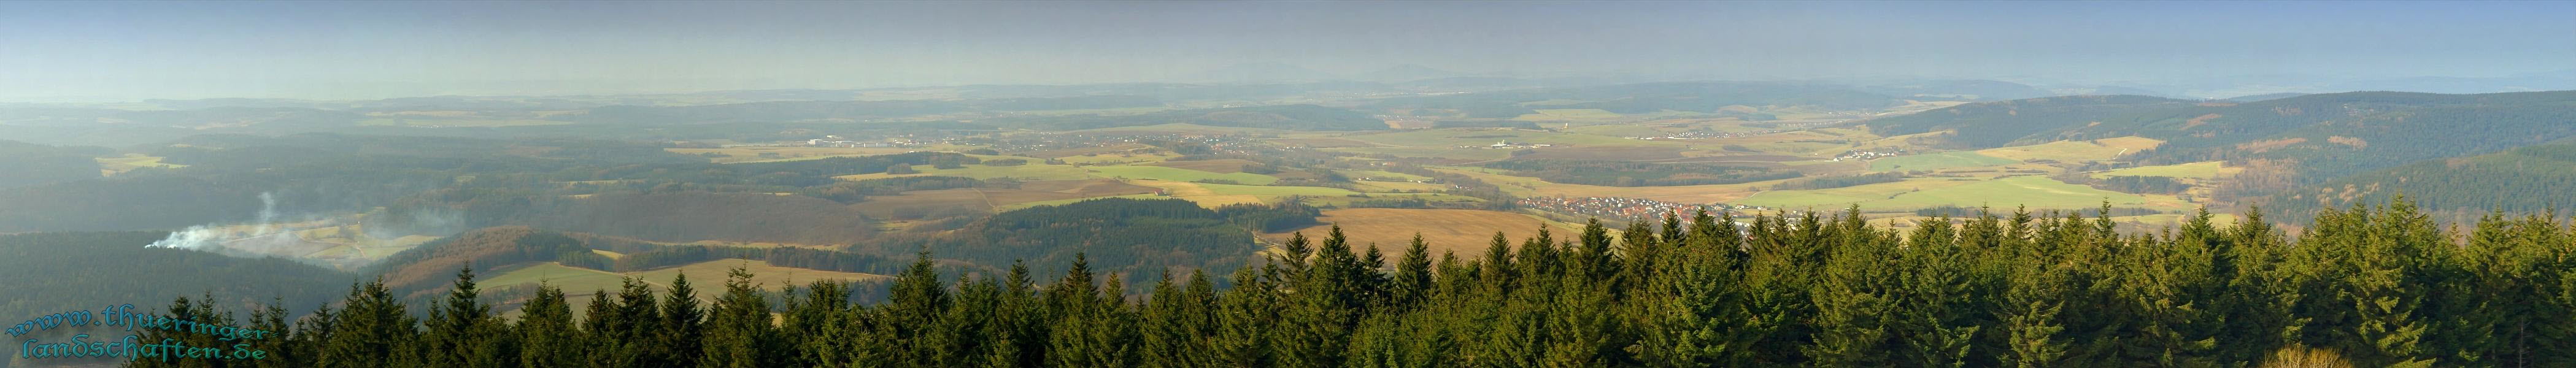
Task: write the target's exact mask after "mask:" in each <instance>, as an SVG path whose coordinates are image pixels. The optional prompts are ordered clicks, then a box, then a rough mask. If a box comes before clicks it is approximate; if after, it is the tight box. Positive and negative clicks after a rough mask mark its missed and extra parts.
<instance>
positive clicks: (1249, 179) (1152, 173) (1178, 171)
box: [1089, 166, 1279, 185]
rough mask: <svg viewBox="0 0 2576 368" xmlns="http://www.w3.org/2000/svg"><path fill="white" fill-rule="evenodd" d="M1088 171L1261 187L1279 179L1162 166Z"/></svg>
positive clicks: (1112, 174)
mask: <svg viewBox="0 0 2576 368" xmlns="http://www.w3.org/2000/svg"><path fill="white" fill-rule="evenodd" d="M1089 169H1090V170H1091V175H1093V176H1099V177H1109V178H1129V179H1154V180H1168V181H1200V180H1210V179H1214V180H1229V181H1233V182H1237V183H1244V184H1253V185H1262V184H1270V183H1276V182H1279V178H1278V177H1273V176H1269V175H1261V174H1253V173H1225V174H1219V173H1212V172H1206V171H1198V170H1190V169H1182V168H1172V167H1162V166H1093V167H1090V168H1089Z"/></svg>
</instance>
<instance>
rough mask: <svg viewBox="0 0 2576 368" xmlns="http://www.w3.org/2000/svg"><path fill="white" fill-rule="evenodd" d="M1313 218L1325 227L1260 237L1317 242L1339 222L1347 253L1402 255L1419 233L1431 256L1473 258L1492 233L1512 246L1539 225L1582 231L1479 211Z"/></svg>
mask: <svg viewBox="0 0 2576 368" xmlns="http://www.w3.org/2000/svg"><path fill="white" fill-rule="evenodd" d="M1316 220H1317V221H1321V222H1324V223H1325V224H1326V225H1317V226H1313V227H1307V228H1303V229H1297V230H1292V231H1287V232H1279V233H1269V234H1262V235H1261V238H1262V239H1263V240H1267V241H1271V242H1286V241H1288V238H1289V236H1290V235H1291V234H1293V233H1297V232H1304V233H1306V236H1307V237H1308V238H1317V239H1320V238H1321V237H1323V236H1324V234H1326V233H1329V232H1330V231H1331V229H1332V225H1331V224H1340V225H1341V226H1342V233H1343V234H1344V235H1346V236H1349V237H1350V239H1351V247H1352V249H1354V250H1357V251H1362V252H1365V251H1367V249H1366V248H1361V247H1365V246H1367V245H1369V244H1371V243H1375V244H1377V246H1378V247H1379V248H1378V251H1379V252H1384V253H1387V254H1397V255H1400V254H1404V247H1405V246H1406V244H1408V243H1410V242H1412V241H1413V234H1414V233H1417V232H1419V233H1422V240H1423V241H1424V242H1426V243H1428V244H1429V245H1430V247H1429V248H1430V250H1431V254H1433V255H1434V257H1438V256H1437V255H1438V254H1441V253H1444V252H1446V253H1454V254H1457V255H1458V257H1459V258H1461V259H1477V258H1480V257H1483V256H1484V255H1485V247H1486V243H1487V242H1488V241H1489V240H1491V239H1493V237H1494V232H1497V231H1499V232H1503V234H1504V236H1506V237H1510V238H1511V240H1512V242H1513V243H1512V244H1515V245H1517V244H1520V243H1519V242H1520V239H1521V238H1526V237H1530V236H1535V235H1537V234H1538V229H1539V227H1541V226H1546V227H1548V231H1549V232H1551V233H1554V234H1555V236H1556V237H1557V238H1558V239H1568V238H1570V237H1572V236H1574V235H1578V234H1582V230H1583V228H1582V226H1581V225H1577V224H1569V223H1563V222H1555V221H1547V220H1545V219H1541V218H1539V217H1538V216H1531V215H1527V214H1519V213H1511V212H1498V211H1484V210H1452V209H1399V208H1350V209H1338V210H1330V211H1324V217H1320V218H1316Z"/></svg>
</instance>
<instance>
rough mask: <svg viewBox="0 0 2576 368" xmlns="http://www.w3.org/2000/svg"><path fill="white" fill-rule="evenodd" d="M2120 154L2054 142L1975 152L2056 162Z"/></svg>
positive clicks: (2115, 150)
mask: <svg viewBox="0 0 2576 368" xmlns="http://www.w3.org/2000/svg"><path fill="white" fill-rule="evenodd" d="M2122 152H2127V150H2123V149H2120V148H2114V147H2107V146H2103V145H2100V144H2094V143H2093V142H2078V141H2056V142H2048V143H2041V144H2034V145H2028V146H2012V147H2002V148H1991V149H1986V150H1982V151H1977V154H1979V155H1985V156H1989V157H1996V158H2003V159H2008V160H2013V161H2031V160H2054V161H2058V162H2085V161H2098V160H2109V159H2113V158H2118V157H2120V154H2121V153H2122Z"/></svg>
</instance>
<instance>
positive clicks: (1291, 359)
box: [135, 202, 2576, 367]
mask: <svg viewBox="0 0 2576 368" xmlns="http://www.w3.org/2000/svg"><path fill="white" fill-rule="evenodd" d="M2207 218H2208V216H2207V215H2206V214H2203V215H2200V216H2198V217H2196V219H2195V220H2194V221H2189V222H2187V223H2186V225H2184V226H2183V227H2181V228H2179V229H2172V230H2169V231H2166V232H2162V233H2157V234H2145V235H2120V234H2116V233H2112V232H2111V231H2110V230H2109V229H2110V227H2111V226H2112V224H2111V223H2110V220H2109V219H2107V218H2084V217H2079V216H2078V215H2077V214H2073V213H2065V214H2030V213H2015V214H2011V215H2007V216H2000V217H1999V216H1995V215H1985V216H1979V217H1974V218H1966V219H1938V220H1935V221H1931V222H1926V223H1923V224H1922V226H1918V227H1916V228H1915V229H1913V230H1909V231H1896V230H1889V229H1883V228H1877V227H1873V226H1871V225H1869V224H1867V223H1865V222H1863V221H1862V220H1861V219H1859V218H1857V217H1854V216H1850V215H1837V216H1832V217H1818V216H1816V215H1807V216H1801V217H1794V218H1783V217H1767V216H1766V217H1760V218H1754V219H1745V220H1747V221H1750V222H1751V225H1750V227H1745V228H1738V227H1737V226H1736V225H1735V221H1734V220H1737V219H1733V218H1710V217H1708V216H1706V215H1702V216H1699V217H1698V218H1695V219H1692V220H1691V221H1687V222H1685V221H1683V220H1681V219H1676V218H1666V219H1664V220H1663V224H1662V225H1661V226H1654V225H1650V224H1647V223H1646V222H1639V223H1637V224H1636V225H1633V226H1632V227H1630V228H1629V229H1628V231H1626V232H1625V233H1624V234H1626V235H1624V236H1621V237H1616V238H1614V237H1612V236H1611V235H1608V231H1607V229H1603V228H1602V227H1600V226H1599V224H1598V223H1595V224H1594V225H1593V226H1591V227H1589V228H1587V229H1585V230H1584V231H1582V232H1581V233H1579V234H1562V236H1564V238H1558V237H1557V236H1558V235H1550V234H1547V233H1545V232H1541V233H1539V234H1538V235H1537V236H1535V237H1533V238H1529V239H1522V240H1520V241H1519V242H1518V244H1517V245H1515V244H1513V243H1512V242H1509V241H1506V240H1505V239H1502V238H1500V237H1499V236H1498V237H1497V238H1495V239H1494V240H1493V242H1492V244H1490V245H1489V247H1488V250H1487V251H1486V253H1487V254H1486V255H1485V256H1484V257H1483V258H1482V259H1480V260H1460V258H1459V257H1458V256H1457V255H1455V254H1442V255H1432V254H1428V252H1426V251H1425V249H1427V248H1426V246H1425V245H1424V244H1413V245H1411V246H1410V247H1409V249H1408V250H1407V251H1405V252H1403V254H1400V255H1394V256H1381V255H1378V254H1376V253H1374V252H1371V253H1369V254H1365V255H1362V254H1356V253H1354V252H1353V249H1354V244H1349V243H1348V242H1347V241H1345V237H1344V236H1343V234H1340V233H1339V232H1338V231H1333V232H1330V233H1327V234H1323V235H1322V236H1319V237H1317V238H1315V239H1318V240H1315V241H1311V242H1310V241H1308V238H1303V237H1301V238H1299V239H1297V240H1296V241H1292V242H1290V243H1288V244H1285V245H1284V246H1283V247H1282V248H1281V249H1280V250H1279V251H1278V252H1275V253H1271V257H1270V259H1269V261H1268V262H1267V263H1263V264H1259V265H1251V266H1244V267H1239V268H1233V269H1231V270H1214V271H1224V272H1227V273H1231V276H1219V275H1214V274H1211V273H1194V274H1191V275H1189V276H1187V277H1178V276H1167V277H1164V278H1162V279H1160V281H1159V282H1156V283H1154V284H1152V285H1143V284H1126V283H1122V282H1121V281H1120V280H1122V279H1123V278H1122V277H1117V276H1118V275H1117V274H1114V273H1113V274H1103V273H1099V272H1098V271H1096V270H1094V269H1092V268H1090V267H1091V266H1090V265H1089V263H1088V260H1087V259H1084V258H1083V257H1076V258H1075V259H1073V260H1072V261H1071V267H1070V268H1069V269H1068V270H1066V271H1065V272H1062V273H1060V276H1054V277H1048V276H1041V275H1035V274H1032V273H1031V272H1028V271H1027V269H1025V268H1021V267H1014V268H1012V269H1011V270H1010V271H1009V272H1005V273H1001V274H984V275H974V276H973V277H964V278H950V277H944V276H943V275H942V272H941V271H939V269H938V267H937V266H936V263H934V262H933V261H932V260H931V258H930V257H931V254H928V253H924V254H922V255H921V258H920V259H918V260H916V261H914V262H913V264H912V265H911V266H910V268H909V269H908V270H907V271H904V272H903V273H901V274H900V275H899V278H898V279H897V280H896V281H895V282H893V283H892V284H891V285H890V286H889V287H890V290H888V294H887V295H890V299H889V300H888V301H886V302H884V303H882V304H853V303H850V302H848V300H850V299H851V298H852V295H853V294H854V293H855V292H858V291H854V290H851V289H849V287H848V286H844V285H843V284H839V283H831V282H818V283H813V284H810V285H808V286H806V287H802V288H798V289H796V290H795V291H794V292H792V293H790V294H789V295H787V297H786V298H785V299H784V300H779V301H773V300H771V299H768V298H765V297H763V296H761V295H762V293H763V292H762V291H761V286H760V285H755V284H752V283H751V282H750V281H748V280H750V279H751V278H752V277H753V276H754V275H752V274H749V273H747V272H744V271H741V270H737V271H735V272H734V273H733V274H731V275H727V276H725V279H726V281H724V282H723V283H722V286H721V287H713V288H708V289H707V290H703V291H702V290H699V289H697V288H696V287H693V286H692V284H690V283H688V282H687V281H686V280H671V282H670V285H671V287H670V292H669V293H667V294H658V295H657V293H656V292H654V291H653V290H654V289H655V288H652V287H650V286H647V285H645V284H643V283H641V282H638V280H633V279H629V281H628V282H627V284H626V285H627V286H626V287H625V288H624V290H622V291H620V292H617V293H616V295H615V297H601V298H594V299H592V300H591V302H590V303H589V304H588V305H587V306H573V305H570V303H568V302H566V299H565V297H564V294H563V292H562V291H561V290H556V289H553V288H544V289H541V290H539V291H538V292H536V293H535V294H533V296H532V297H531V299H529V300H528V301H527V303H526V305H527V307H526V309H525V310H524V314H523V315H522V317H520V318H517V319H515V320H510V319H503V318H499V317H496V316H495V315H494V314H493V312H492V310H491V309H490V308H491V307H490V306H489V305H488V304H485V302H483V301H481V297H480V293H481V292H482V291H483V290H478V288H477V287H476V285H475V284H474V283H473V282H472V281H473V280H474V278H473V277H474V276H473V274H472V273H464V274H460V275H458V277H457V278H455V280H456V282H455V286H456V287H454V288H451V289H449V290H450V294H449V296H448V297H447V298H446V301H444V302H440V303H437V304H436V305H435V306H431V307H429V308H428V309H430V310H429V311H419V310H418V309H416V308H410V307H407V306H405V305H403V303H400V302H398V299H397V297H396V295H394V294H393V293H391V292H390V291H388V290H387V289H386V286H385V285H383V284H380V283H375V282H368V283H363V284H362V285H359V286H358V287H357V288H354V289H352V290H350V292H349V294H348V295H347V298H346V299H345V300H344V301H343V302H342V303H337V304H334V305H333V309H331V310H328V311H325V312H323V313H319V314H316V315H313V316H309V317H303V318H300V319H297V320H294V321H292V323H290V322H289V321H288V320H284V319H276V318H274V317H268V318H271V319H265V320H263V319H260V318H254V319H251V320H249V321H244V322H243V323H244V324H246V325H251V326H257V327H260V328H268V329H272V330H275V331H280V332H282V333H285V335H283V337H282V338H280V339H277V340H273V341H262V342H259V343H260V344H262V345H260V346H261V347H263V348H267V349H270V350H272V351H273V352H274V355H275V356H277V357H280V358H282V360H280V363H282V364H285V365H292V366H313V367H362V366H363V367H373V366H385V365H392V366H409V365H427V366H531V367H565V366H601V367H608V366H637V365H639V364H643V363H644V362H657V363H662V364H670V365H674V366H897V367H949V366H964V365H992V366H1137V365H1153V366H1297V367H1309V366H1312V367H1331V366H1368V367H1375V366H1513V367H1529V366H1823V367H1885V366H1975V367H2014V366H2095V367H2098V366H2140V365H2185V366H2244V365H2251V366H2263V367H2278V366H2288V365H2283V364H2287V363H2283V362H2282V361H2286V360H2291V359H2306V360H2309V361H2311V362H2314V363H2311V364H2327V366H2347V365H2348V366H2373V367H2379V366H2396V367H2427V366H2477V367H2518V366H2527V365H2535V364H2537V365H2547V364H2548V363H2551V362H2561V361H2568V360H2570V359H2576V356H2569V354H2570V353H2569V352H2568V351H2565V349H2556V348H2553V347H2555V346H2562V345H2566V344H2569V343H2576V334H2571V333H2570V331H2576V328H2571V327H2576V326H2569V325H2568V324H2569V322H2568V321H2567V319H2566V318H2564V316H2565V315H2566V313H2567V311H2569V310H2576V298H2571V297H2569V296H2570V295H2576V289H2570V287H2569V285H2576V284H2571V283H2566V282H2562V281H2566V280H2569V279H2568V277H2569V276H2570V275H2568V274H2567V272H2566V270H2568V269H2570V268H2569V266H2570V265H2568V264H2565V262H2567V261H2566V259H2567V254H2566V253H2567V252H2568V250H2569V249H2576V247H2570V241H2571V240H2570V239H2576V235H2571V234H2576V229H2571V228H2569V227H2567V226H2565V224H2562V223H2559V222H2555V221H2552V220H2550V219H2546V218H2540V217H2524V218H2503V217H2494V218H2488V219H2486V220H2485V221H2483V222H2481V223H2480V224H2479V226H2477V227H2476V229H2477V230H2474V231H2473V232H2471V233H2467V234H2455V233H2451V232H2450V231H2447V230H2443V228H2441V227H2439V226H2436V225H2435V224H2434V223H2433V222H2432V221H2430V220H2428V219H2427V218H2426V217H2425V214H2424V213H2422V212H2420V211H2419V210H2418V209H2417V208H2416V207H2415V206H2414V205H2413V204H2411V203H2406V202H2397V203H2395V204H2392V205H2389V206H2385V207H2355V208H2348V209H2335V210H2327V211H2324V212H2322V213H2320V214H2319V218H2320V220H2319V221H2318V224H2317V225H2316V226H2312V227H2309V228H2308V229H2307V230H2305V231H2304V232H2302V233H2299V234H2285V233H2281V232H2278V231H2275V230H2273V229H2272V228H2271V227H2269V226H2266V225H2264V223H2263V222H2262V221H2261V216H2260V215H2259V214H2248V215H2247V221H2242V222H2239V223H2237V224H2235V225H2231V226H2219V225H2215V224H2212V223H2210V222H2208V221H2205V220H2206V219H2207ZM1050 279H1051V280H1050ZM1219 279H1225V280H1229V281H1232V283H1233V286H1232V287H1220V286H1218V282H1217V281H1216V280H1219ZM701 280H704V278H701ZM951 280H954V281H951ZM1129 289H1146V290H1150V292H1149V293H1148V294H1150V296H1148V297H1143V298H1131V297H1128V296H1127V295H1130V293H1128V292H1127V290H1129ZM702 292H703V293H708V294H716V296H715V298H714V300H716V301H715V302H713V303H712V304H707V303H701V302H700V299H699V298H697V297H696V296H697V295H698V293H702ZM189 302H190V301H189V300H187V299H182V300H180V302H179V303H178V304H177V305H178V306H176V307H173V308H172V310H173V311H174V312H180V313H181V314H182V315H188V316H190V318H196V319H203V320H212V321H218V322H219V323H220V321H227V320H230V317H229V315H225V314H220V313H222V311H225V309H211V310H205V311H194V312H191V311H188V310H187V309H188V308H189V306H191V305H194V304H189ZM575 308H582V309H585V310H587V311H588V313H587V318H575V317H573V316H574V313H573V312H572V311H573V310H574V309H575ZM773 312H774V313H778V314H777V315H776V317H773V314H772V313H773ZM252 313H253V314H255V315H257V314H259V313H260V312H258V311H253V312H252ZM424 314H425V315H427V316H428V317H427V318H422V317H420V316H422V315H424ZM175 337H176V338H190V336H175ZM154 338H158V337H157V336H154ZM183 341H189V342H191V343H192V344H193V343H198V342H204V343H208V344H211V343H212V342H211V341H196V340H183ZM135 364H136V365H138V366H164V365H170V363H163V362H156V361H149V360H146V361H138V362H136V363H135ZM2301 366H2307V365H2301Z"/></svg>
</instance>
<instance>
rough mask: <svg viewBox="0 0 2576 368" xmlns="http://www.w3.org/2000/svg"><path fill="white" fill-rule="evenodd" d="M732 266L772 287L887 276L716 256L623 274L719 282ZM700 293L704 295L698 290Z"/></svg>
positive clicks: (758, 282) (761, 284) (650, 277)
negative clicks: (699, 260) (684, 277)
mask: <svg viewBox="0 0 2576 368" xmlns="http://www.w3.org/2000/svg"><path fill="white" fill-rule="evenodd" d="M734 268H743V269H745V270H746V271H750V272H751V274H752V278H751V282H752V284H755V285H760V286H762V287H764V288H769V289H773V290H774V289H778V288H783V287H786V286H788V285H804V284H806V283H810V282H814V281H824V280H834V281H859V280H871V279H884V278H889V277H886V276H884V275H873V274H864V273H856V272H836V271H824V270H816V269H810V268H795V267H786V266H776V265H771V264H769V261H760V260H748V259H719V260H713V261H706V262H698V263H691V264H687V265H681V266H678V267H667V268H662V269H656V270H651V271H640V272H628V273H626V274H627V275H631V276H635V277H640V278H643V279H645V280H652V281H654V282H670V281H671V278H672V277H675V276H679V275H680V274H681V273H687V274H690V275H693V276H692V277H694V278H697V280H698V281H695V282H696V283H698V284H701V285H721V284H723V280H724V277H725V273H726V272H727V271H731V270H733V269H734ZM701 296H708V295H706V294H701Z"/></svg>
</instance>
